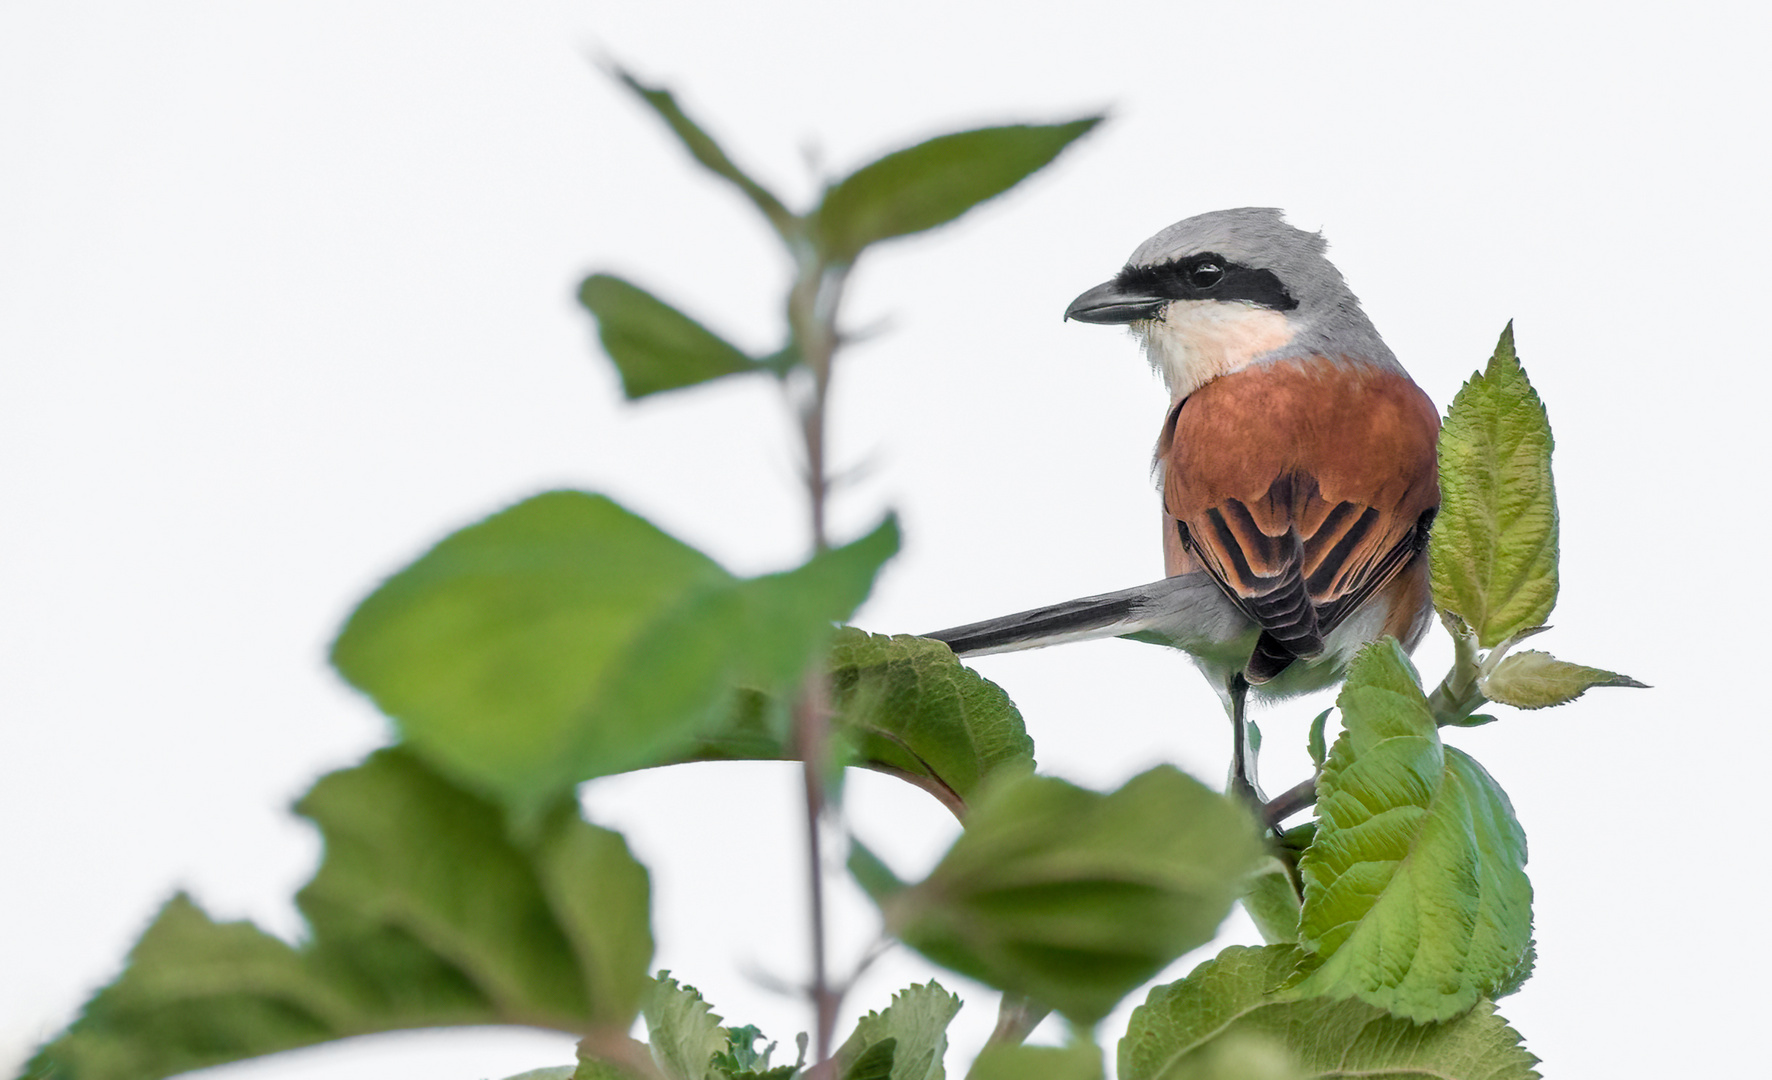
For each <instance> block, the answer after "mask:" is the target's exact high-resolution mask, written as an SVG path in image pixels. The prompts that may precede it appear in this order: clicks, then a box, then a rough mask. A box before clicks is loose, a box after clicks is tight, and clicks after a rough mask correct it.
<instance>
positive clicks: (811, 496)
mask: <svg viewBox="0 0 1772 1080" xmlns="http://www.w3.org/2000/svg"><path fill="white" fill-rule="evenodd" d="M846 277H847V269H846V268H844V267H830V266H827V265H825V264H824V262H823V261H822V260H819V259H818V258H816V257H815V256H812V255H810V254H803V255H802V257H801V260H800V274H799V277H798V279H797V280H796V281H795V283H794V288H793V291H792V292H791V293H790V294H789V296H788V324H789V326H790V327H791V329H792V333H793V339H794V344H795V346H796V347H797V348H798V349H799V352H800V357H801V360H802V362H803V363H804V364H805V366H806V368H807V370H808V371H810V372H811V374H812V388H811V393H810V395H809V396H808V398H807V399H806V400H805V401H804V402H802V403H801V404H800V425H801V433H802V435H803V437H804V438H805V441H806V495H807V509H808V512H809V517H810V524H811V533H812V537H811V539H812V551H813V554H814V555H817V554H819V553H821V552H824V551H826V550H829V548H830V537H829V534H828V533H827V532H826V528H825V501H826V496H827V495H828V494H829V491H830V481H829V477H828V475H827V468H826V462H825V415H826V409H825V407H826V402H827V400H828V399H829V395H830V384H831V366H832V361H833V359H834V358H835V356H836V350H837V342H838V337H837V309H838V307H839V305H840V303H841V300H842V294H843V284H844V281H845V279H846ZM814 659H815V662H814V664H813V666H812V667H811V669H810V670H809V671H808V672H807V675H806V678H805V681H804V682H802V683H801V686H800V695H799V698H798V699H797V700H796V702H795V706H794V741H795V746H796V749H797V750H798V752H799V757H800V765H801V776H802V779H803V781H804V786H805V795H806V862H807V878H808V881H809V891H810V900H811V905H810V906H811V911H810V920H811V924H812V925H811V927H810V929H811V936H812V991H811V993H812V1004H813V1009H814V1011H815V1012H816V1023H815V1025H814V1030H815V1032H816V1041H815V1043H814V1046H815V1049H816V1054H815V1056H814V1058H813V1062H814V1065H813V1069H812V1075H813V1076H814V1077H825V1076H829V1075H831V1074H832V1073H833V1072H834V1066H833V1065H832V1064H831V1060H830V1058H831V1043H832V1041H833V1038H834V1036H835V1033H836V1028H837V1010H838V1008H839V1007H840V1006H841V1003H842V996H843V995H842V991H841V990H840V989H838V988H836V987H835V986H833V985H832V983H831V980H830V974H829V971H828V967H829V964H828V959H827V951H826V933H825V903H824V840H823V836H822V827H823V823H824V818H825V810H826V802H827V800H826V789H825V773H826V770H827V768H828V766H829V762H830V714H831V707H830V685H829V682H828V680H827V679H826V677H825V673H824V665H823V658H822V657H818V658H814Z"/></svg>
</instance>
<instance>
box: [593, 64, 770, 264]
mask: <svg viewBox="0 0 1772 1080" xmlns="http://www.w3.org/2000/svg"><path fill="white" fill-rule="evenodd" d="M615 77H616V78H617V79H619V80H621V83H622V85H624V86H626V87H627V88H628V89H629V90H632V91H633V92H634V93H635V94H636V95H638V96H639V98H640V100H641V101H644V102H645V103H646V104H647V105H650V106H651V107H652V110H653V111H654V112H656V113H658V115H659V118H660V119H662V120H663V121H664V122H665V124H666V125H668V126H669V127H670V129H671V131H672V133H673V134H675V135H676V136H677V138H678V139H680V140H681V141H682V143H683V146H684V148H685V149H687V150H688V151H689V154H690V156H691V157H693V158H695V160H696V162H697V163H698V164H700V165H701V166H702V168H704V169H707V170H708V171H709V172H711V173H713V174H714V175H715V176H718V177H719V178H720V179H722V180H725V181H726V182H727V183H729V184H731V185H733V186H734V187H736V188H738V190H739V191H742V192H743V193H744V195H745V198H747V199H749V200H750V201H751V203H752V204H753V205H754V206H756V208H757V209H758V210H759V211H761V212H762V214H763V216H764V218H766V219H767V220H768V221H769V224H770V225H772V226H774V228H775V231H776V232H777V233H779V234H781V236H782V238H783V239H787V240H791V239H792V238H793V237H794V236H795V235H796V234H797V232H798V229H799V221H798V219H797V218H795V217H794V215H793V214H791V213H789V212H788V209H787V207H785V206H783V205H782V202H781V200H780V199H778V198H776V197H775V196H774V195H773V194H772V193H770V192H769V191H768V190H767V189H765V188H764V187H763V185H761V184H759V183H757V181H755V180H753V179H751V177H750V176H749V175H748V174H746V173H745V172H744V170H742V169H740V168H739V167H738V166H737V165H735V164H733V162H732V159H731V158H729V157H727V156H726V151H724V150H722V149H720V144H719V143H716V142H715V141H714V139H713V136H711V135H709V134H708V133H707V132H706V131H704V130H703V129H702V127H701V125H700V124H697V123H696V122H695V121H693V120H691V119H690V118H689V116H688V115H687V114H686V113H684V111H683V110H682V108H680V107H679V106H678V105H677V99H676V98H675V97H673V96H672V95H671V93H670V91H668V90H660V89H657V88H654V87H649V86H643V85H641V84H640V82H639V80H637V79H635V78H634V77H633V76H632V75H629V74H628V73H627V72H625V71H621V70H617V71H616V72H615Z"/></svg>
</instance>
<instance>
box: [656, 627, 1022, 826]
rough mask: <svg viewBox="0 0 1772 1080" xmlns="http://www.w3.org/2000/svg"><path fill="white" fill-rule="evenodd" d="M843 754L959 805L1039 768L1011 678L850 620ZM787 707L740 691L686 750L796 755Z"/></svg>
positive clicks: (842, 682) (836, 660) (842, 645)
mask: <svg viewBox="0 0 1772 1080" xmlns="http://www.w3.org/2000/svg"><path fill="white" fill-rule="evenodd" d="M828 670H829V672H830V687H831V699H832V706H833V708H834V709H835V716H834V717H833V718H832V733H833V742H834V746H833V749H834V750H835V752H836V755H837V760H838V761H839V762H840V763H842V764H845V765H855V766H860V767H863V768H869V769H875V770H878V771H880V772H886V773H890V774H892V775H894V776H898V777H900V778H902V779H904V780H907V781H909V782H911V783H913V784H916V785H917V786H919V787H921V788H923V789H925V790H927V791H929V792H930V793H931V794H933V795H935V796H936V797H937V798H939V799H941V800H942V802H943V803H944V804H946V805H947V806H949V807H950V808H951V809H954V810H956V811H958V810H960V809H963V807H964V804H965V801H966V800H967V799H968V798H970V797H971V796H972V794H973V793H974V792H976V791H977V790H978V788H979V785H981V784H982V783H984V782H985V781H986V780H988V779H990V778H991V777H994V776H998V775H1005V776H1009V775H1023V774H1026V773H1030V772H1032V771H1033V769H1034V756H1033V751H1034V744H1033V740H1032V739H1030V738H1028V734H1027V728H1026V726H1025V725H1024V724H1023V723H1022V719H1021V713H1020V712H1018V711H1017V710H1016V708H1015V705H1014V704H1013V703H1012V702H1010V700H1009V696H1008V695H1007V694H1005V693H1004V692H1003V690H1002V688H1001V687H999V686H997V685H996V684H995V683H993V682H991V681H990V680H988V679H985V678H984V677H982V676H980V675H979V674H978V673H977V672H975V671H973V670H972V669H971V668H968V667H966V666H965V665H964V664H961V663H960V661H959V660H957V659H956V658H955V657H954V654H953V652H952V651H951V650H949V649H948V647H947V646H945V645H943V644H941V643H940V642H937V641H929V640H927V639H924V638H917V637H911V636H910V635H907V634H899V635H894V636H891V637H887V636H885V635H881V634H868V633H865V632H863V631H861V630H856V629H853V628H850V627H844V628H842V629H840V630H838V631H837V634H836V637H835V638H834V639H833V640H832V643H831V651H830V660H829V668H828ZM785 717H786V709H785V705H784V703H782V702H772V701H770V700H769V699H768V698H767V697H765V696H764V695H761V694H750V695H746V696H743V697H741V698H739V699H737V700H736V701H735V703H734V707H733V709H732V711H731V712H729V713H728V714H727V715H726V717H725V718H724V719H723V720H722V722H721V723H719V724H718V725H716V726H713V727H711V728H708V729H704V730H703V731H702V732H700V733H699V734H698V736H697V739H696V742H695V744H694V745H693V746H692V747H691V748H690V749H689V751H688V752H687V754H686V755H685V756H686V757H688V758H694V759H700V760H707V759H716V760H734V759H748V760H757V759H764V760H768V759H776V758H783V757H787V756H789V755H790V753H791V750H790V748H789V739H788V730H787V724H786V722H785Z"/></svg>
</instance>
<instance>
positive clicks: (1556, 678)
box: [1480, 649, 1648, 709]
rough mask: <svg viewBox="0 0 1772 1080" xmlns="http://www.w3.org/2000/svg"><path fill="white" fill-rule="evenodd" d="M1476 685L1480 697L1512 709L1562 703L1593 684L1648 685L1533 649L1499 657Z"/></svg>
mask: <svg viewBox="0 0 1772 1080" xmlns="http://www.w3.org/2000/svg"><path fill="white" fill-rule="evenodd" d="M1480 685H1481V686H1482V688H1483V696H1484V697H1486V698H1488V699H1489V700H1490V701H1496V702H1500V703H1501V704H1503V705H1512V706H1513V707H1514V708H1516V709H1542V708H1545V707H1546V706H1548V705H1562V704H1565V703H1566V702H1570V701H1574V700H1575V699H1576V698H1578V697H1580V696H1581V695H1582V694H1584V693H1586V692H1587V691H1588V690H1591V689H1593V688H1594V687H1596V686H1632V687H1636V688H1637V689H1639V690H1646V689H1648V687H1646V686H1644V685H1643V684H1642V683H1640V682H1638V681H1637V680H1635V679H1633V678H1631V677H1630V676H1629V675H1620V674H1618V673H1617V672H1615V671H1604V670H1602V669H1600V668H1593V667H1583V666H1581V665H1580V664H1571V663H1568V662H1567V661H1564V660H1558V659H1557V658H1556V657H1554V656H1552V655H1551V654H1549V653H1545V652H1538V651H1537V650H1535V649H1527V650H1525V651H1524V652H1517V653H1510V654H1508V655H1507V656H1505V657H1503V658H1502V660H1501V663H1499V664H1497V665H1496V667H1495V670H1494V671H1493V672H1491V673H1490V674H1489V675H1488V677H1487V678H1484V679H1482V680H1480Z"/></svg>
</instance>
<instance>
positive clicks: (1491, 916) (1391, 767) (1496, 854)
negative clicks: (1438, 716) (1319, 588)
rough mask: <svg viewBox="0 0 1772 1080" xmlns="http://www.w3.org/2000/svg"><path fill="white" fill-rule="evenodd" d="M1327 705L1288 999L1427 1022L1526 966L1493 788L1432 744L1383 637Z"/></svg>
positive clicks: (1520, 897)
mask: <svg viewBox="0 0 1772 1080" xmlns="http://www.w3.org/2000/svg"><path fill="white" fill-rule="evenodd" d="M1336 704H1337V705H1338V707H1339V708H1340V709H1341V713H1342V722H1343V730H1342V734H1341V736H1340V737H1339V738H1338V739H1336V741H1335V745H1334V747H1333V749H1331V751H1330V753H1329V760H1328V762H1327V763H1326V764H1325V766H1324V768H1323V772H1322V775H1321V777H1320V778H1319V779H1318V781H1317V816H1318V824H1317V831H1316V838H1315V839H1314V840H1313V841H1312V842H1311V845H1310V847H1309V848H1307V849H1306V850H1305V853H1304V855H1303V857H1302V858H1301V859H1300V860H1299V873H1300V876H1301V877H1302V878H1303V880H1304V910H1303V914H1302V917H1301V920H1300V925H1299V940H1300V942H1301V943H1302V944H1303V945H1304V946H1305V948H1306V949H1308V950H1309V951H1310V953H1311V955H1310V956H1309V957H1308V958H1307V959H1306V961H1305V963H1304V965H1303V967H1302V968H1301V978H1299V979H1298V980H1295V985H1294V986H1293V988H1292V992H1293V994H1294V995H1295V996H1299V997H1312V996H1322V997H1330V998H1348V997H1356V998H1358V999H1360V1000H1361V1001H1365V1002H1367V1003H1369V1004H1372V1005H1376V1006H1378V1007H1380V1008H1382V1009H1385V1010H1387V1011H1388V1012H1390V1013H1392V1014H1393V1015H1396V1016H1403V1017H1408V1018H1409V1019H1412V1020H1416V1021H1429V1020H1445V1019H1449V1018H1451V1017H1453V1016H1457V1015H1458V1014H1460V1013H1462V1012H1464V1011H1466V1010H1467V1009H1469V1008H1471V1007H1472V1006H1473V1005H1475V1004H1476V1002H1477V1000H1478V999H1479V998H1483V997H1495V996H1498V995H1499V994H1501V993H1504V992H1506V991H1508V990H1511V989H1512V988H1513V987H1514V986H1516V985H1517V983H1518V981H1519V980H1520V978H1522V977H1523V975H1524V971H1525V969H1526V967H1527V965H1529V963H1530V947H1531V938H1532V886H1531V883H1530V882H1528V881H1527V880H1526V872H1525V864H1526V835H1525V833H1524V832H1523V831H1522V830H1521V829H1520V826H1519V823H1518V822H1517V821H1515V819H1514V812H1513V807H1512V805H1510V804H1509V802H1508V798H1507V795H1506V793H1505V792H1503V791H1502V790H1501V788H1500V787H1499V786H1498V785H1497V784H1496V783H1495V781H1494V780H1493V779H1491V778H1490V776H1489V774H1488V773H1487V772H1484V771H1483V767H1482V766H1481V765H1478V764H1477V763H1476V762H1475V761H1474V760H1472V759H1471V758H1470V757H1468V756H1466V755H1465V754H1463V753H1461V752H1460V751H1458V750H1455V749H1453V748H1451V747H1447V746H1444V745H1443V744H1442V743H1441V742H1440V737H1439V730H1438V728H1437V727H1436V726H1435V724H1434V719H1433V715H1432V713H1431V712H1430V711H1429V709H1428V705H1427V699H1426V698H1425V697H1424V696H1423V694H1422V692H1421V687H1420V685H1419V683H1418V681H1417V679H1416V676H1415V671H1414V669H1413V668H1412V667H1411V666H1410V664H1409V659H1408V657H1406V656H1405V655H1403V651H1402V650H1401V649H1400V648H1399V647H1398V646H1397V644H1396V642H1395V641H1394V640H1393V639H1391V638H1385V639H1383V640H1382V641H1379V642H1375V643H1373V644H1372V645H1369V646H1367V647H1366V648H1365V649H1363V650H1362V651H1361V653H1360V655H1359V656H1358V657H1357V658H1356V659H1355V661H1354V664H1353V666H1352V668H1351V669H1350V670H1349V672H1348V679H1347V685H1346V686H1345V687H1343V689H1342V692H1341V696H1340V698H1339V699H1338V700H1337V702H1336Z"/></svg>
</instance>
